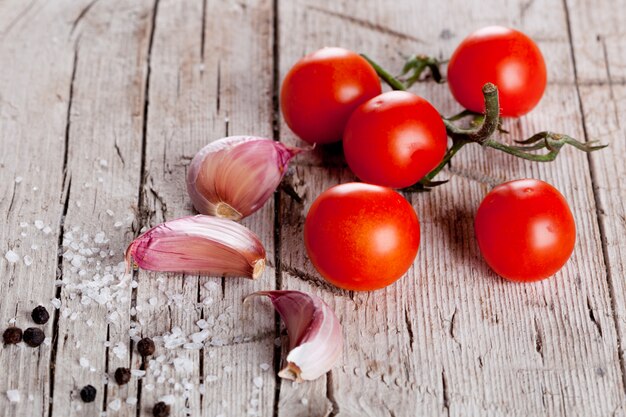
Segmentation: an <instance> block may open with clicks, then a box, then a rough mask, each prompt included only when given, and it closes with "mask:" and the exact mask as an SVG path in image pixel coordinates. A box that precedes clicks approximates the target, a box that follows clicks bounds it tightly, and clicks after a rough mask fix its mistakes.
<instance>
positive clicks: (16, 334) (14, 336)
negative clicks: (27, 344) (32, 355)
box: [2, 327, 22, 345]
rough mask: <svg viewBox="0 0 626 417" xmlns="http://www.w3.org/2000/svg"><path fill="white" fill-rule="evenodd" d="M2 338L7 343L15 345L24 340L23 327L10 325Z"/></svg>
mask: <svg viewBox="0 0 626 417" xmlns="http://www.w3.org/2000/svg"><path fill="white" fill-rule="evenodd" d="M2 340H3V341H4V344H5V345H15V344H17V343H20V342H21V341H22V329H20V328H19V327H9V328H8V329H6V330H5V331H4V333H2Z"/></svg>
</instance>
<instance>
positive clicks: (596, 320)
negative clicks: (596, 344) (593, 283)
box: [587, 297, 602, 338]
mask: <svg viewBox="0 0 626 417" xmlns="http://www.w3.org/2000/svg"><path fill="white" fill-rule="evenodd" d="M587 310H588V311H589V318H590V319H591V322H592V323H593V324H594V326H595V327H596V330H597V331H598V334H599V335H600V338H602V326H600V322H598V319H596V316H595V314H594V312H593V307H592V306H591V300H590V299H589V297H587Z"/></svg>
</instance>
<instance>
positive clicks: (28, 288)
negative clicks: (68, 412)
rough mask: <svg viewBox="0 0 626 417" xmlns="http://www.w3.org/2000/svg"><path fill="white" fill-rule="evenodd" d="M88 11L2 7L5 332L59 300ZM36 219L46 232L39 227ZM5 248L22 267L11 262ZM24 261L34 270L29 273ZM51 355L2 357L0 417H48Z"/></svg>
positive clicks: (5, 352) (0, 235) (48, 329)
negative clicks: (80, 24)
mask: <svg viewBox="0 0 626 417" xmlns="http://www.w3.org/2000/svg"><path fill="white" fill-rule="evenodd" d="M85 4H86V2H85V1H64V2H58V3H57V4H56V5H55V6H53V7H49V6H50V5H48V4H45V3H44V2H37V1H32V2H21V1H9V2H6V1H5V2H2V3H0V61H1V62H2V63H3V65H2V66H3V69H2V71H0V146H1V148H2V152H1V153H0V178H1V181H0V196H2V197H0V213H1V214H0V215H1V216H2V219H3V225H2V227H0V254H1V256H0V271H1V276H2V278H1V279H0V292H1V293H2V300H0V323H2V331H4V328H5V327H6V326H8V325H10V324H11V323H12V322H11V321H12V320H13V319H14V320H15V322H14V323H15V325H17V326H18V327H21V328H27V327H31V326H33V325H34V324H33V323H32V320H31V318H30V312H31V310H32V309H33V307H35V306H37V305H38V304H43V305H45V306H46V307H47V308H48V310H49V311H51V312H52V311H53V308H52V307H51V306H50V303H49V301H50V299H51V298H53V297H54V296H55V292H56V288H55V284H54V282H55V280H56V279H57V246H58V240H59V233H60V228H59V224H60V222H61V221H62V213H63V205H64V201H65V199H66V196H67V187H68V183H67V182H66V181H65V175H64V169H65V164H64V156H65V152H66V149H65V146H66V145H65V137H66V120H67V112H68V103H69V96H70V84H71V80H72V62H73V59H74V45H73V42H72V41H71V40H70V39H69V36H70V30H71V27H72V21H73V19H74V18H75V17H76V16H77V15H78V13H79V12H80V10H81V8H82V7H84V6H85ZM42 27H46V31H42V30H39V29H40V28H42ZM38 220H39V221H40V222H41V224H42V225H43V226H42V228H41V229H38V228H37V227H35V222H36V221H38ZM46 227H47V228H46ZM44 230H45V232H44ZM9 250H11V251H14V252H15V253H16V254H17V255H19V261H17V262H15V263H9V262H8V260H7V259H6V258H5V254H6V253H7V252H8V251H9ZM25 257H30V258H31V259H32V264H30V265H26V263H25V262H24V259H25ZM26 259H28V258H26ZM37 327H42V328H43V330H44V331H45V333H46V334H47V335H48V336H50V335H51V334H52V333H53V327H54V325H53V321H52V320H50V321H49V322H48V324H47V325H45V326H37ZM51 356H52V346H51V344H49V343H47V344H44V345H42V346H41V348H39V349H31V348H29V347H26V346H25V345H24V344H20V345H18V346H7V347H3V348H2V349H1V350H0V369H2V374H3V375H2V377H0V414H1V415H3V416H17V415H20V416H26V415H48V410H49V402H50V400H51V398H50V375H51V372H50V371H51V369H50V361H51ZM8 390H18V391H19V392H20V394H21V397H22V400H21V401H20V402H19V403H10V402H9V400H8V398H7V395H6V391H8ZM29 394H30V395H31V396H32V397H31V398H29Z"/></svg>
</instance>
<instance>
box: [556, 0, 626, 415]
mask: <svg viewBox="0 0 626 417" xmlns="http://www.w3.org/2000/svg"><path fill="white" fill-rule="evenodd" d="M566 6H567V10H568V22H569V27H570V36H571V39H570V41H571V45H572V53H573V57H574V65H575V69H576V84H577V86H578V97H579V100H580V109H581V113H582V115H583V127H584V133H585V138H586V139H587V140H598V141H600V142H602V143H604V144H608V145H609V148H608V152H600V153H597V154H593V155H591V156H590V158H589V164H590V167H591V175H592V178H593V185H594V197H595V202H596V205H597V215H598V219H599V222H600V236H599V240H600V242H601V244H602V248H603V254H604V261H605V263H606V265H607V267H608V271H607V273H608V276H607V278H608V280H609V283H608V284H609V289H610V292H611V301H612V305H611V310H612V312H609V311H602V312H601V314H603V315H607V316H608V315H612V317H613V319H614V320H615V323H616V325H617V330H618V335H619V337H618V342H619V343H618V348H619V358H620V363H621V368H622V378H623V379H624V378H626V364H625V362H624V355H625V353H624V340H625V339H624V338H625V337H626V309H625V305H626V304H625V302H626V287H625V286H624V276H626V217H625V213H626V204H625V201H626V167H625V166H624V163H623V155H624V153H625V152H626V142H625V140H624V139H626V127H625V126H624V122H623V120H620V117H623V115H624V114H626V85H625V80H626V49H625V46H624V41H623V39H624V37H623V36H622V35H623V33H622V32H623V22H624V19H625V18H626V14H625V13H626V2H624V1H618V2H601V3H599V4H597V5H595V7H589V5H588V4H587V3H585V2H581V1H573V2H567V3H566ZM606 10H611V12H610V13H607V12H606ZM600 21H601V22H602V23H601V24H599V22H600ZM611 313H612V314H611ZM624 380H626V379H624ZM622 386H623V387H625V388H626V382H625V383H623V385H622ZM619 411H620V412H621V413H625V412H626V411H625V410H624V406H623V405H622V407H621V409H620V410H619Z"/></svg>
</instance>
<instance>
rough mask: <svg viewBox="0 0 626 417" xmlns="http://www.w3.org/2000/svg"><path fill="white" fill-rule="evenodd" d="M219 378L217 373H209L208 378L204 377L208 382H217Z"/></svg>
mask: <svg viewBox="0 0 626 417" xmlns="http://www.w3.org/2000/svg"><path fill="white" fill-rule="evenodd" d="M218 379H220V378H219V377H218V376H217V375H207V376H206V378H204V380H205V381H206V382H215V381H217V380H218Z"/></svg>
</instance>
